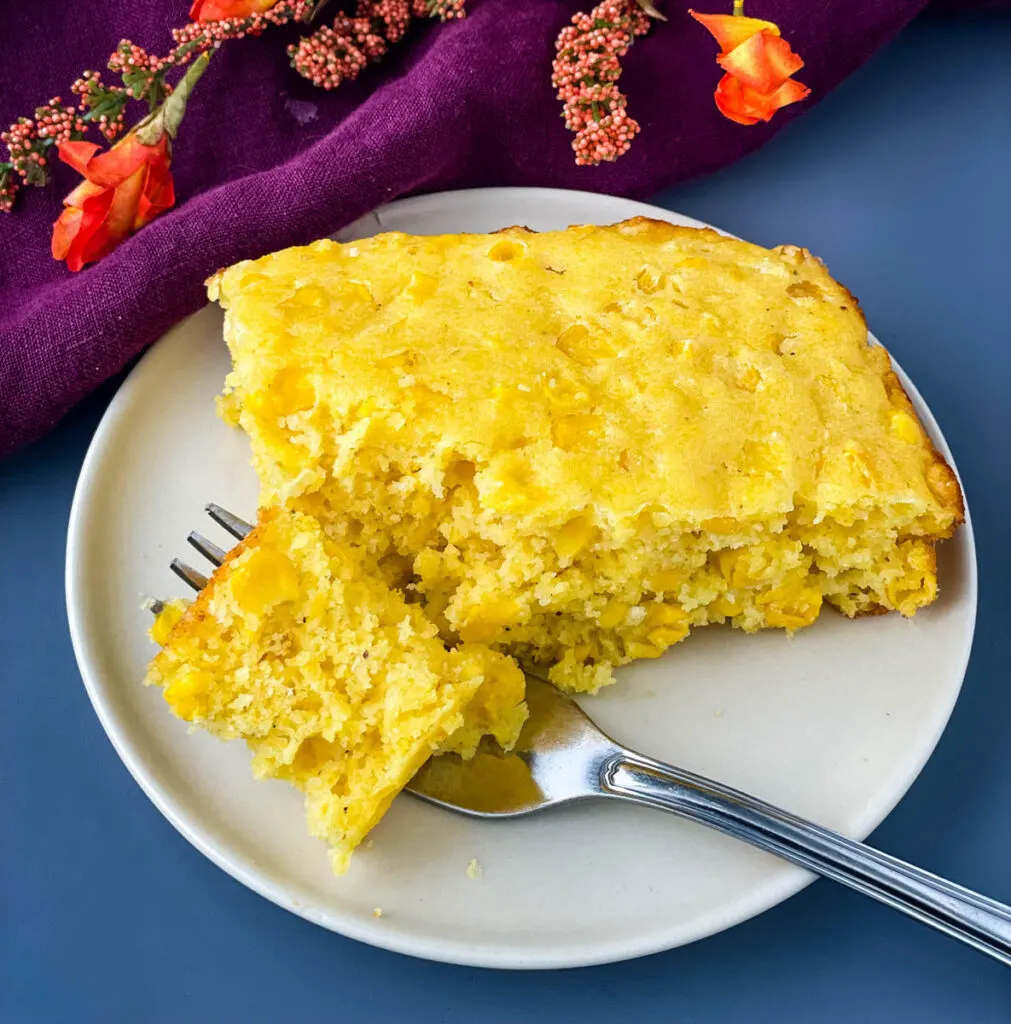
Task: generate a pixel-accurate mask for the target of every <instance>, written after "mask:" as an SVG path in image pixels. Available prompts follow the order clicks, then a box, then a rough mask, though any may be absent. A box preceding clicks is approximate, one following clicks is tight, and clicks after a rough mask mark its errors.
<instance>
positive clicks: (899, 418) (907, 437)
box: [891, 409, 920, 444]
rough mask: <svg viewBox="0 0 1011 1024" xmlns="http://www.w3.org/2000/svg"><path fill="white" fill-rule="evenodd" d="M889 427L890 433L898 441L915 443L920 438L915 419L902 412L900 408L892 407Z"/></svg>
mask: <svg viewBox="0 0 1011 1024" xmlns="http://www.w3.org/2000/svg"><path fill="white" fill-rule="evenodd" d="M891 427H892V433H893V434H895V436H896V437H897V438H898V439H899V440H900V441H905V442H906V443H907V444H916V442H917V441H919V440H920V428H919V427H918V426H917V423H916V420H914V419H913V417H912V416H910V415H909V413H908V412H903V411H902V410H901V409H893V410H892V414H891Z"/></svg>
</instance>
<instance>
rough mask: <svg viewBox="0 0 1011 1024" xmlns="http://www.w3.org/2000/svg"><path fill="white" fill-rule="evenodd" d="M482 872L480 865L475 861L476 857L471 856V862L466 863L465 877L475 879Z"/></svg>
mask: <svg viewBox="0 0 1011 1024" xmlns="http://www.w3.org/2000/svg"><path fill="white" fill-rule="evenodd" d="M483 874H484V872H483V871H482V870H481V865H480V864H479V863H478V862H477V858H476V857H474V858H472V859H471V862H470V863H469V864H468V865H467V877H468V878H470V879H473V880H475V881H476V880H477V879H479V878H480V877H481V875H483Z"/></svg>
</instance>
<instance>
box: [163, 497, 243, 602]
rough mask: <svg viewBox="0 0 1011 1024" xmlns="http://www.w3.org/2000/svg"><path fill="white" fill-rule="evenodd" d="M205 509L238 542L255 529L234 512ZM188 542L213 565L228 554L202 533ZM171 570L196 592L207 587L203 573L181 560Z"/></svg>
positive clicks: (212, 506)
mask: <svg viewBox="0 0 1011 1024" xmlns="http://www.w3.org/2000/svg"><path fill="white" fill-rule="evenodd" d="M205 509H206V511H207V514H208V515H209V516H210V517H211V519H213V520H214V521H215V522H216V523H217V524H218V525H219V526H220V527H222V528H223V529H224V530H227V531H228V533H230V534H231V535H232V536H233V537H235V538H236V539H237V540H242V539H243V538H245V537H246V536H247V535H248V533H249V532H250V530H252V529H253V526H252V524H251V523H247V522H246V521H245V519H240V518H239V517H238V516H237V515H235V514H234V513H233V512H229V511H228V509H226V508H222V507H221V506H220V505H216V504H214V503H213V502H212V503H211V504H209V505H206V506H205ZM186 540H187V541H188V542H189V543H190V544H191V545H192V546H193V547H194V548H196V550H197V551H199V552H200V554H202V555H203V556H204V558H206V559H207V560H208V561H209V562H211V563H212V564H213V565H221V563H222V562H223V561H224V560H225V557H226V556H227V554H228V552H227V551H226V550H225V549H224V548H220V547H218V545H217V544H215V543H214V542H213V541H210V540H208V539H207V538H206V537H205V536H204V535H203V534H202V533H197V531H196V530H194V531H192V532H191V533H190V535H189V536H188V537H187V538H186ZM169 568H170V569H171V570H172V571H173V572H174V573H175V574H176V575H177V576H178V577H179V578H180V579H181V580H182V581H183V582H184V583H186V584H188V585H189V586H191V587H192V588H193V589H194V590H203V588H204V587H206V586H207V577H206V576H205V575H204V574H203V573H202V572H198V571H197V570H196V569H194V568H193V566H191V565H187V564H186V563H185V562H184V561H182V560H181V559H179V558H173V559H172V561H171V562H170V563H169ZM155 606H158V609H159V610H160V609H161V608H162V607H164V605H162V602H160V601H154V602H152V604H151V607H152V609H154V608H155ZM155 614H157V612H155Z"/></svg>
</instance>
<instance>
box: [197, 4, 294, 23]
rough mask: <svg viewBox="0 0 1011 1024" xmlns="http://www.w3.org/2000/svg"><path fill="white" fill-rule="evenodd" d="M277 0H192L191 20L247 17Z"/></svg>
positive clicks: (269, 6) (270, 5)
mask: <svg viewBox="0 0 1011 1024" xmlns="http://www.w3.org/2000/svg"><path fill="white" fill-rule="evenodd" d="M277 2H278V0H193V6H192V7H191V8H190V20H192V21H224V19H225V18H248V17H249V16H250V15H251V14H262V13H263V12H264V11H269V10H270V9H271V7H275V6H276V5H277Z"/></svg>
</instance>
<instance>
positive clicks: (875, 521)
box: [209, 218, 963, 690]
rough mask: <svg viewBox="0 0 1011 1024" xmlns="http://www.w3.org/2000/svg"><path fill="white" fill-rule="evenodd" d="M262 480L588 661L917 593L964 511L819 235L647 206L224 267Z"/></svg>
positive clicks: (415, 575) (385, 565) (450, 604)
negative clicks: (638, 211) (607, 222)
mask: <svg viewBox="0 0 1011 1024" xmlns="http://www.w3.org/2000/svg"><path fill="white" fill-rule="evenodd" d="M209 289H210V295H211V297H212V298H215V299H217V300H218V301H219V302H220V303H221V305H222V306H223V307H224V308H225V310H226V316H225V336H226V340H227V342H228V345H229V347H230V350H231V353H232V360H233V370H232V372H231V373H230V374H229V376H228V379H227V382H226V394H225V398H224V400H223V403H222V410H223V413H224V414H225V415H226V416H227V417H228V418H230V419H231V420H232V421H233V422H237V423H239V424H240V425H241V426H242V428H243V429H244V430H245V431H246V432H247V433H248V434H249V436H250V439H251V443H252V451H253V462H254V465H255V467H256V469H257V471H258V473H259V476H260V480H261V485H262V493H263V500H264V501H265V502H273V501H279V502H286V503H289V504H291V505H293V506H295V507H298V508H301V509H304V510H306V511H309V512H312V513H313V514H314V515H316V516H318V517H319V518H320V520H321V522H323V523H324V524H325V527H326V529H327V531H328V532H329V533H331V534H332V535H333V536H337V537H348V538H351V539H353V540H355V542H357V543H361V544H362V545H363V546H364V547H365V548H366V549H367V551H368V552H369V554H370V557H371V558H372V560H373V564H374V571H377V572H380V573H381V574H382V575H383V578H384V579H386V580H387V581H388V582H390V583H391V584H393V585H397V586H403V585H408V586H410V587H412V588H413V590H414V592H416V594H417V595H418V596H419V597H420V598H421V600H422V601H423V602H424V604H425V607H426V610H427V612H428V614H429V615H430V616H432V618H433V619H434V620H435V621H436V622H438V624H439V626H440V629H441V630H442V631H443V633H444V635H445V636H446V637H448V638H455V637H459V638H461V639H463V640H465V641H483V642H487V643H490V644H492V645H493V646H495V647H497V648H498V649H501V650H505V651H508V652H510V653H512V654H515V655H516V656H518V657H519V658H520V659H521V660H523V661H524V662H525V663H527V664H529V665H532V666H535V665H541V666H545V665H550V666H551V669H550V678H551V679H552V680H553V681H554V682H555V683H557V684H558V685H560V686H562V687H564V688H568V689H574V690H594V689H596V688H597V687H599V686H600V685H602V684H604V683H606V682H608V681H610V679H611V667H612V665H615V664H621V663H623V662H627V661H630V660H632V659H635V658H652V657H656V656H658V655H659V654H661V653H662V652H663V651H664V650H665V649H667V648H668V647H669V646H670V645H671V644H674V643H676V642H677V641H679V640H680V639H682V638H683V637H684V636H685V635H686V634H687V633H688V631H689V629H690V628H691V627H692V626H701V625H705V624H707V623H713V622H730V623H733V625H735V626H738V627H740V628H742V629H744V630H748V631H752V630H756V629H759V628H761V627H778V628H782V629H785V630H788V631H793V630H796V629H799V628H800V627H802V626H806V625H809V624H810V623H812V622H813V621H814V620H815V619H816V618H817V616H818V615H819V612H820V610H821V608H822V607H823V604H824V603H825V602H827V603H829V604H832V605H835V606H836V607H837V608H839V609H841V610H842V611H843V612H844V613H845V614H847V615H849V616H854V615H858V614H864V613H873V612H878V611H884V610H889V609H895V610H898V611H899V612H901V613H902V614H904V615H912V614H913V613H914V612H915V611H916V610H917V609H918V608H919V607H921V606H923V605H926V604H928V603H930V602H931V601H932V600H934V598H935V596H936V593H937V577H936V567H935V558H934V545H935V542H936V541H937V540H939V539H941V538H944V537H947V536H948V535H950V533H951V532H952V530H953V529H954V528H955V527H956V526H957V524H958V523H959V522H960V521H961V519H962V515H963V510H962V499H961V494H960V491H959V486H958V483H957V481H956V479H955V476H954V474H953V472H952V471H951V469H950V468H949V467H948V466H947V465H946V464H945V462H944V460H943V459H942V458H941V457H940V455H939V454H938V453H937V452H936V451H935V450H934V448H933V446H932V445H931V443H930V441H929V439H928V437H927V436H926V434H925V432H924V430H923V428H922V426H921V424H920V423H919V421H918V420H917V417H916V415H915V412H914V410H913V408H912V406H911V404H910V402H909V399H908V398H907V396H906V395H905V393H904V392H903V390H902V387H901V385H900V383H899V381H898V379H897V377H896V376H895V374H894V373H893V371H892V369H891V364H890V361H889V358H888V354H887V353H886V352H885V351H884V350H883V349H882V348H879V347H872V346H869V345H868V341H867V330H866V325H865V322H864V319H863V316H862V314H861V312H860V310H859V307H858V305H857V303H856V301H855V299H854V298H853V297H852V296H851V295H850V294H849V293H848V292H847V291H846V290H845V289H844V288H843V287H841V286H840V285H839V284H837V283H836V282H835V281H834V280H833V279H832V278H831V277H830V276H829V274H828V272H827V271H826V269H825V267H824V266H823V265H822V264H821V263H820V262H819V261H818V260H817V259H815V258H813V257H812V256H811V255H810V254H809V253H807V252H806V251H804V250H802V249H798V248H795V247H792V246H785V247H780V248H777V249H771V250H769V249H763V248H761V247H759V246H756V245H750V244H748V243H745V242H740V241H736V240H733V239H729V238H724V237H722V236H720V235H718V234H716V233H714V232H712V231H709V230H696V229H691V228H683V227H675V226H672V225H670V224H666V223H663V222H659V221H651V220H646V219H642V218H637V219H635V220H631V221H627V222H625V223H622V224H617V225H614V226H613V227H608V228H602V227H592V226H585V227H573V228H570V229H569V230H567V231H562V232H548V233H544V234H536V233H532V232H529V231H527V230H525V229H523V228H510V229H508V230H506V231H503V232H500V233H497V234H492V235H446V236H441V237H412V236H408V235H404V234H397V233H392V234H385V235H380V236H377V237H375V238H372V239H368V240H366V241H358V242H355V243H354V244H353V245H340V244H338V243H336V242H332V241H328V240H324V241H320V242H316V243H314V244H312V245H309V246H305V247H301V248H293V249H286V250H283V251H281V252H277V253H274V254H272V255H269V256H264V257H263V258H261V259H258V260H255V261H245V262H242V263H239V264H237V265H235V266H233V267H231V268H230V269H228V270H225V271H222V272H221V273H219V274H217V275H215V277H213V278H212V279H211V281H210V282H209Z"/></svg>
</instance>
